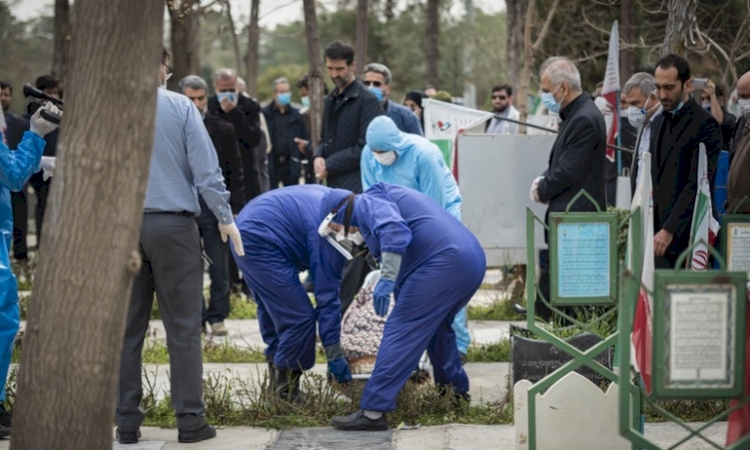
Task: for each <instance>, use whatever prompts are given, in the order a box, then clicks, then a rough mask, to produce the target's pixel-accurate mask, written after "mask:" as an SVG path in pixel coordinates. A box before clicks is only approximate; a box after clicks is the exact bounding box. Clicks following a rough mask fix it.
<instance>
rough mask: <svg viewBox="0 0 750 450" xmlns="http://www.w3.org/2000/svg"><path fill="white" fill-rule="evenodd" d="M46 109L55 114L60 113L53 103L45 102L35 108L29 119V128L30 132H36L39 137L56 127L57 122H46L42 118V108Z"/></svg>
mask: <svg viewBox="0 0 750 450" xmlns="http://www.w3.org/2000/svg"><path fill="white" fill-rule="evenodd" d="M44 109H46V110H47V111H49V112H53V113H55V114H57V115H62V113H61V112H60V110H59V109H57V106H55V105H53V104H52V103H50V102H47V103H46V104H45V105H44V106H42V107H41V108H39V109H37V110H36V112H35V113H34V115H33V116H31V120H30V121H29V128H30V130H31V132H32V133H34V134H36V135H37V136H39V137H44V136H46V135H47V133H51V132H53V131H55V129H57V127H58V124H56V123H52V122H47V121H46V120H45V119H43V118H42V110H44Z"/></svg>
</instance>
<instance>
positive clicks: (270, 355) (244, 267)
mask: <svg viewBox="0 0 750 450" xmlns="http://www.w3.org/2000/svg"><path fill="white" fill-rule="evenodd" d="M330 191H331V189H329V188H327V187H324V186H318V185H303V186H289V187H286V188H284V189H275V190H273V191H270V192H267V193H265V194H263V195H261V196H259V197H258V198H256V199H254V200H253V201H252V202H250V203H249V204H248V205H247V206H245V207H244V208H243V209H242V212H240V215H239V216H238V217H237V226H238V227H239V229H240V235H241V236H242V244H243V245H244V247H245V256H243V257H238V256H237V254H235V253H234V250H232V254H233V255H234V258H235V260H236V261H237V265H238V266H239V268H240V270H241V271H242V275H243V276H244V279H245V283H247V286H248V288H250V291H251V292H252V294H253V298H254V299H255V301H256V302H257V303H258V322H259V324H260V332H261V335H262V337H263V342H265V344H266V346H267V348H266V359H267V361H268V369H269V376H270V377H271V381H272V383H271V384H272V386H275V389H276V393H277V394H278V395H279V396H280V397H282V398H284V399H285V400H289V401H291V402H293V403H301V402H303V401H304V394H303V393H302V392H300V389H299V384H300V376H301V375H302V372H303V371H305V370H308V369H310V368H312V366H313V365H314V364H315V334H316V333H315V332H316V324H317V327H318V329H319V330H320V340H321V342H322V343H323V346H324V347H325V352H326V357H327V359H328V369H329V371H330V373H331V375H332V376H333V377H334V378H335V379H336V380H337V381H338V382H340V383H344V382H348V381H351V379H352V376H351V372H350V371H349V365H348V364H347V362H346V360H345V359H344V356H343V353H342V350H341V342H340V339H341V303H340V301H339V285H340V284H341V272H342V270H343V268H344V262H345V258H344V256H343V255H341V254H340V253H339V252H338V251H336V250H335V249H334V248H333V247H331V246H329V245H324V244H325V242H324V241H323V238H322V237H321V236H320V234H318V226H319V224H320V210H321V202H322V200H323V198H324V196H325V195H326V194H328V193H329V192H330ZM303 270H309V271H310V274H311V276H312V280H313V283H314V284H315V302H316V306H315V307H313V305H312V303H311V302H310V298H309V297H308V296H307V292H306V291H305V288H304V286H303V285H302V283H301V282H300V277H299V273H300V272H301V271H303Z"/></svg>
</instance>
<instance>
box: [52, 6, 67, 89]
mask: <svg viewBox="0 0 750 450" xmlns="http://www.w3.org/2000/svg"><path fill="white" fill-rule="evenodd" d="M70 28H71V27H70V2H69V1H68V0H55V53H54V56H53V58H52V76H53V77H55V78H57V79H58V80H59V81H60V87H61V89H62V90H64V89H65V79H66V78H67V75H68V62H69V61H70V33H71V29H70Z"/></svg>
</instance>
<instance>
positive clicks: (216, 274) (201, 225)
mask: <svg viewBox="0 0 750 450" xmlns="http://www.w3.org/2000/svg"><path fill="white" fill-rule="evenodd" d="M195 222H196V223H197V224H198V229H199V230H200V233H201V237H202V238H203V248H204V250H205V251H206V255H207V256H208V258H209V259H210V260H211V262H212V263H211V265H209V266H208V276H209V277H210V278H211V290H210V291H209V292H210V294H209V297H208V309H206V307H205V303H204V307H203V322H204V323H205V322H208V323H210V324H212V323H216V322H222V321H224V319H226V318H227V316H229V243H227V242H222V240H221V233H219V222H218V221H217V220H216V217H215V216H214V214H213V213H212V212H211V210H210V209H208V207H207V206H206V204H205V203H204V202H203V199H202V198H201V213H200V215H198V217H196V218H195Z"/></svg>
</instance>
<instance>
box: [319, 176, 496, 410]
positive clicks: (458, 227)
mask: <svg viewBox="0 0 750 450" xmlns="http://www.w3.org/2000/svg"><path fill="white" fill-rule="evenodd" d="M349 195H351V192H348V191H345V190H341V189H335V190H333V191H332V192H331V193H330V194H328V195H327V196H326V198H325V199H324V201H323V211H321V214H327V213H328V212H330V211H332V210H333V209H335V208H336V206H337V205H338V204H339V203H340V202H341V201H342V200H343V199H345V198H346V197H347V196H349ZM343 214H344V213H343V212H341V211H340V212H339V214H338V215H337V216H336V218H335V219H334V221H335V222H336V223H341V224H343ZM320 217H322V215H321V216H320ZM350 225H351V226H358V227H359V231H360V232H361V233H362V236H364V238H365V241H366V243H367V247H368V248H369V250H370V252H371V253H372V254H373V256H375V257H376V258H380V255H381V253H382V252H390V253H396V254H399V255H401V256H402V260H401V267H400V270H399V272H398V277H397V279H396V283H395V290H394V295H395V298H396V305H395V306H394V307H393V310H392V311H391V314H390V316H388V320H387V321H386V323H385V330H384V333H383V340H382V342H381V344H380V350H379V351H378V356H377V359H376V361H375V370H374V372H373V373H372V376H371V377H370V379H369V380H368V382H367V385H366V386H365V391H364V393H363V395H362V400H361V403H360V407H361V408H362V409H364V410H371V411H382V412H387V411H393V410H394V409H395V408H396V396H397V395H398V393H399V391H400V390H401V388H402V387H403V386H404V384H405V383H406V381H407V379H408V378H409V376H410V375H411V373H412V371H413V370H414V367H415V366H416V365H417V362H418V361H419V357H420V355H421V354H422V352H423V351H424V349H425V348H427V352H428V354H429V356H430V360H431V361H432V365H433V369H434V376H435V382H436V383H440V384H443V385H451V386H453V387H454V389H455V391H456V392H457V393H459V394H463V393H466V392H468V391H469V378H468V376H467V375H466V372H464V369H463V367H461V360H460V357H459V354H458V349H457V348H456V334H455V332H454V331H453V329H452V328H451V323H452V322H453V319H454V317H455V316H456V314H458V311H459V310H460V309H461V308H463V307H464V306H466V304H467V303H469V300H470V299H471V297H472V295H474V293H475V292H476V291H477V289H479V286H480V285H481V284H482V280H483V278H484V274H485V270H486V261H485V256H484V251H483V250H482V247H481V246H480V245H479V242H478V241H477V239H476V238H475V237H474V235H473V234H472V233H471V232H470V231H469V230H468V229H466V227H464V226H463V225H462V224H461V222H459V221H458V220H456V218H455V217H453V216H451V215H450V214H449V213H448V212H447V211H445V209H443V207H442V206H441V205H439V204H437V203H435V202H434V201H433V200H432V199H430V198H429V197H427V196H426V195H424V194H422V193H420V192H417V191H414V190H412V189H408V188H405V187H401V186H395V185H392V184H385V183H378V184H375V185H374V186H372V187H371V188H370V189H368V190H367V191H366V192H365V193H364V194H360V195H358V196H357V197H356V198H355V200H354V208H353V213H352V217H351V221H350Z"/></svg>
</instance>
